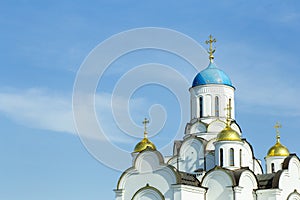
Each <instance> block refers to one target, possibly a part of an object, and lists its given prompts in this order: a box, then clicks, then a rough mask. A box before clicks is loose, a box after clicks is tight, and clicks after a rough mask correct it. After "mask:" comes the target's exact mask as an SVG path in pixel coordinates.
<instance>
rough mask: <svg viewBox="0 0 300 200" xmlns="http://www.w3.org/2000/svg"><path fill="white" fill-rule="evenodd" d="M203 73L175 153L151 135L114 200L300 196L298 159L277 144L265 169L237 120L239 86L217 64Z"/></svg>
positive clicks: (141, 144) (268, 199)
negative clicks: (166, 153) (164, 152)
mask: <svg viewBox="0 0 300 200" xmlns="http://www.w3.org/2000/svg"><path fill="white" fill-rule="evenodd" d="M213 42H215V40H214V39H213V38H212V37H211V36H210V38H209V40H208V41H207V43H209V44H210V48H209V59H210V63H209V65H208V67H207V68H206V69H204V70H203V71H201V72H199V73H198V74H197V75H196V77H195V79H194V81H193V84H192V87H191V88H190V89H189V91H190V102H191V105H190V107H191V119H190V122H188V123H187V125H186V128H185V133H184V137H183V139H182V140H179V141H174V147H173V155H172V156H163V155H162V154H161V153H160V152H159V151H158V150H157V149H156V147H155V145H154V144H153V143H152V142H151V141H150V140H149V139H148V138H147V129H146V125H147V123H148V121H147V120H146V119H145V121H144V122H143V123H144V125H145V131H144V138H143V140H142V141H141V142H139V143H138V144H137V145H136V146H135V149H134V152H133V153H132V158H133V162H132V166H131V167H129V168H128V169H127V170H126V171H124V172H123V174H122V175H121V176H120V178H119V180H118V183H117V188H116V189H115V190H114V191H115V196H116V200H222V199H224V200H230V199H232V200H246V199H247V200H250V199H253V200H279V199H280V200H281V199H288V200H300V161H299V158H298V157H297V155H296V154H290V152H289V150H288V149H287V148H286V147H285V146H284V145H282V144H281V143H280V135H279V128H280V125H279V124H276V125H275V128H276V133H277V135H276V142H275V144H274V146H272V147H271V148H270V149H269V151H268V153H267V155H266V157H265V163H266V169H265V172H263V168H262V165H261V162H260V161H259V160H258V159H257V158H256V157H255V156H254V153H253V149H252V146H251V145H250V143H249V142H248V141H247V140H246V139H245V138H242V132H241V129H240V126H239V125H238V123H237V122H236V120H235V106H234V105H235V98H234V93H235V88H234V87H233V85H232V82H231V80H230V78H229V77H228V76H227V75H226V74H225V73H224V72H223V71H222V70H220V69H219V68H218V67H217V66H216V65H215V63H214V56H213V53H214V50H213V48H212V43H213Z"/></svg>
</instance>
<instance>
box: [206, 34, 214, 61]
mask: <svg viewBox="0 0 300 200" xmlns="http://www.w3.org/2000/svg"><path fill="white" fill-rule="evenodd" d="M215 42H217V40H216V38H213V36H212V35H209V40H206V41H205V43H206V44H209V50H208V51H207V52H208V54H209V60H210V61H212V60H213V59H214V53H215V51H216V49H213V46H212V43H215Z"/></svg>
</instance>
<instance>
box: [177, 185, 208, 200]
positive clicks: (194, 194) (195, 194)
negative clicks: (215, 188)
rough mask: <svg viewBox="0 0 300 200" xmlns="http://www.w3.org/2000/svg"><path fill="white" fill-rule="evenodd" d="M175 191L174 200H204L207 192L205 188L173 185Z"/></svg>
mask: <svg viewBox="0 0 300 200" xmlns="http://www.w3.org/2000/svg"><path fill="white" fill-rule="evenodd" d="M173 191H174V199H173V200H202V199H203V200H204V199H205V192H206V190H205V189H204V188H199V187H193V186H189V185H173Z"/></svg>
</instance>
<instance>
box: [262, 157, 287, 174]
mask: <svg viewBox="0 0 300 200" xmlns="http://www.w3.org/2000/svg"><path fill="white" fill-rule="evenodd" d="M285 157H286V156H272V157H266V158H265V159H266V170H267V173H274V172H277V171H278V170H281V169H282V163H283V161H284V159H285Z"/></svg>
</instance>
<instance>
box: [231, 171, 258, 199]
mask: <svg viewBox="0 0 300 200" xmlns="http://www.w3.org/2000/svg"><path fill="white" fill-rule="evenodd" d="M257 188H258V183H257V181H256V178H255V175H254V174H253V173H252V172H250V171H248V170H247V171H244V172H242V174H241V176H240V179H239V190H237V191H236V194H235V195H236V196H235V197H236V198H235V200H245V199H247V200H251V199H256V195H255V192H254V191H255V190H256V189H257Z"/></svg>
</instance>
